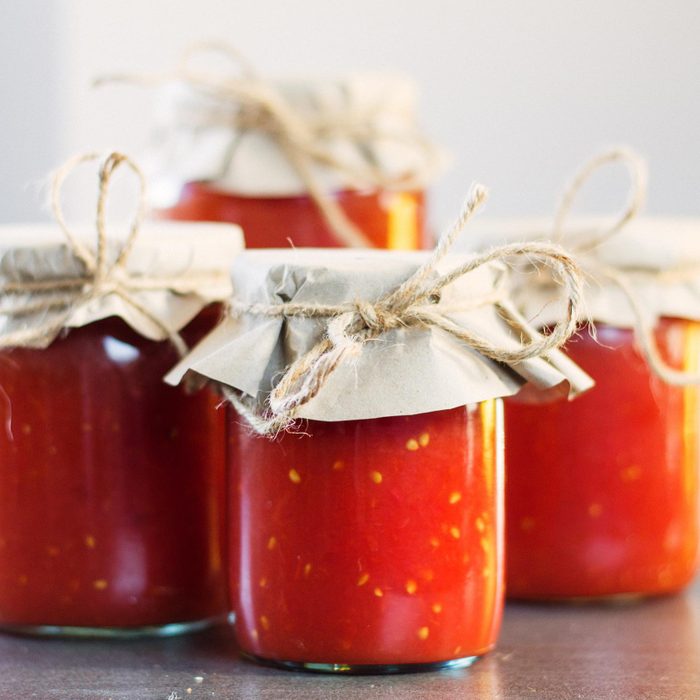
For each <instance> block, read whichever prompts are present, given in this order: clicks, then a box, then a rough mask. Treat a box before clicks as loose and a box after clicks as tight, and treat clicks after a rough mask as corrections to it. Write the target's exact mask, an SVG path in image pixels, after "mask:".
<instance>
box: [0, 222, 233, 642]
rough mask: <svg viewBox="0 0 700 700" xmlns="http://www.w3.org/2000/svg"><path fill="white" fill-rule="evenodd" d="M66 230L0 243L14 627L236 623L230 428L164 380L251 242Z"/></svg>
mask: <svg viewBox="0 0 700 700" xmlns="http://www.w3.org/2000/svg"><path fill="white" fill-rule="evenodd" d="M68 233H69V234H70V236H71V239H70V240H68V239H64V236H63V234H62V232H61V230H60V229H59V226H58V225H43V226H10V225H7V226H4V227H3V229H2V236H1V237H0V239H1V240H2V243H1V249H0V289H1V290H2V307H3V314H2V317H1V318H0V345H1V346H2V348H3V349H2V351H1V352H0V397H1V401H0V403H1V405H2V429H0V467H1V468H0V630H9V631H18V632H25V633H33V634H63V635H93V636H94V635H104V636H132V635H139V634H175V633H178V632H183V631H188V630H192V629H198V628H200V627H202V626H204V625H207V624H210V623H212V622H214V621H217V620H221V619H225V618H226V615H227V611H228V601H227V594H226V581H225V575H224V570H223V567H224V563H223V556H224V551H223V550H224V535H225V532H224V506H225V503H224V497H223V490H224V486H225V460H224V452H225V435H224V428H225V426H224V423H223V420H222V416H221V413H220V412H219V413H217V412H216V411H215V408H216V403H217V399H216V397H215V396H214V395H213V394H212V393H211V392H210V391H199V392H193V393H189V394H188V393H186V392H184V391H183V390H182V389H180V388H173V387H169V386H167V385H165V384H164V383H163V382H162V377H163V375H164V374H165V373H166V372H167V370H168V369H169V368H170V367H172V365H173V364H174V363H175V362H176V361H177V359H178V357H179V352H178V348H179V342H181V340H183V339H184V341H185V342H186V343H194V342H196V341H197V340H199V339H200V338H201V337H202V336H203V335H204V334H206V333H207V332H208V331H209V330H211V328H212V327H213V326H214V325H215V323H216V321H217V320H218V318H219V315H220V304H219V303H218V302H220V301H221V300H223V299H224V298H225V297H226V296H227V295H228V294H229V293H230V280H229V279H228V272H227V268H228V265H229V263H230V261H231V260H232V258H233V257H234V255H235V253H237V252H238V249H239V248H240V247H241V236H240V232H239V231H238V230H237V229H236V228H235V227H232V226H227V225H223V224H203V225H202V224H199V225H193V224H174V223H171V224H152V225H149V226H144V227H143V230H141V231H138V232H137V235H136V236H135V237H134V238H133V240H132V241H131V242H130V243H129V244H124V243H123V242H118V241H116V240H114V239H113V238H110V237H106V238H105V239H104V240H103V241H102V243H104V246H102V244H98V246H97V247H96V248H95V247H94V245H93V242H92V240H91V238H90V236H89V232H86V231H82V230H81V229H76V230H75V231H69V232H68ZM102 233H104V230H103V231H102ZM92 238H94V229H93V232H92ZM127 248H128V250H127ZM101 256H104V258H101ZM92 263H95V269H91V268H92ZM99 268H102V269H103V270H106V272H105V273H104V276H103V277H102V279H98V275H99V274H100V273H99V272H98V269H99ZM175 334H177V335H175ZM168 336H171V339H169V338H168Z"/></svg>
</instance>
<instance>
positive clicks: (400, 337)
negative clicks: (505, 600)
mask: <svg viewBox="0 0 700 700" xmlns="http://www.w3.org/2000/svg"><path fill="white" fill-rule="evenodd" d="M464 262H465V261H464V259H452V258H451V257H450V256H447V258H444V257H440V258H439V257H438V256H437V254H436V257H435V258H433V257H431V256H429V255H428V254H427V253H418V252H414V253H400V252H396V251H352V250H336V251H329V250H314V249H296V250H291V251H289V250H286V251H283V250H265V251H263V250H257V251H246V252H245V253H243V254H242V255H241V256H240V257H239V258H238V259H237V261H236V262H235V263H234V267H233V281H234V288H235V290H236V293H235V296H234V297H233V299H232V301H231V304H230V309H231V315H230V316H229V317H227V319H226V320H225V321H224V322H223V323H222V325H220V326H219V328H217V329H216V330H215V331H213V332H212V333H211V334H210V335H209V336H208V337H207V338H206V339H205V340H204V341H203V342H202V343H201V344H200V345H199V346H198V347H196V348H195V349H194V350H193V351H192V353H191V354H190V355H189V356H188V357H187V358H185V359H184V360H183V362H182V363H180V364H179V365H178V367H177V368H176V369H175V370H174V371H173V373H172V374H171V375H170V376H169V381H173V382H174V381H178V380H179V379H180V378H181V377H182V376H183V375H184V374H185V372H186V371H188V370H189V371H191V372H194V373H196V374H198V375H201V376H204V377H207V378H209V379H211V380H213V381H215V382H217V383H219V386H220V389H221V391H222V392H223V394H224V396H225V398H227V399H228V401H229V403H230V407H229V411H230V415H229V460H230V468H231V481H230V490H229V506H230V509H231V521H230V532H231V542H230V577H231V583H232V591H233V606H234V608H235V610H236V623H235V630H236V636H237V638H238V641H239V644H240V648H241V651H242V653H243V654H244V655H245V656H246V657H248V658H250V659H254V660H257V661H259V662H262V663H266V664H272V665H275V666H280V667H284V668H299V669H307V670H315V671H329V672H341V673H358V672H359V673H362V672H379V673H390V672H400V671H412V670H420V669H436V668H450V667H460V666H465V665H468V664H470V663H471V662H472V661H473V660H474V658H475V657H478V656H480V655H481V654H484V653H485V652H487V651H488V650H489V649H491V648H492V647H493V646H494V644H495V643H496V639H497V635H498V629H499V625H500V619H501V612H502V594H503V588H502V586H503V542H502V536H503V528H504V522H503V503H502V496H503V491H502V489H503V475H502V468H501V456H502V448H503V443H502V440H503V437H502V425H501V400H500V397H502V396H505V395H510V394H514V393H515V392H517V391H518V390H519V389H520V387H521V386H522V385H523V383H524V382H525V380H524V379H523V377H529V378H530V379H531V380H532V381H533V382H534V383H535V384H537V385H539V386H543V387H550V388H551V391H556V392H562V391H563V392H564V393H567V390H569V389H572V390H577V389H580V388H584V387H585V386H586V385H587V384H586V379H585V378H584V380H583V381H582V384H583V387H582V386H572V387H570V386H569V385H570V384H574V383H575V381H578V380H579V377H577V376H576V374H575V373H572V374H571V376H569V375H566V374H564V373H562V372H561V371H560V370H559V369H557V365H558V364H559V363H558V360H560V359H562V357H561V355H560V353H559V352H558V351H556V350H551V351H550V352H549V353H547V356H544V354H543V356H542V357H539V356H536V355H535V354H534V353H533V354H532V355H528V356H527V357H523V359H522V361H520V362H519V363H518V362H515V361H513V362H512V367H510V366H509V365H508V362H507V361H506V359H505V356H504V357H503V358H502V361H500V362H494V361H493V360H492V359H489V357H487V356H486V355H484V354H482V353H481V352H479V351H478V350H477V349H475V347H474V346H473V345H469V344H468V343H467V342H465V340H464V338H462V339H459V338H458V336H459V337H461V335H460V334H462V331H464V333H465V334H468V333H470V332H471V331H475V330H476V329H478V330H479V337H480V338H481V339H482V340H484V341H486V342H487V344H488V343H494V344H496V345H498V346H499V347H502V348H503V349H504V350H505V348H511V349H512V350H514V351H519V350H520V349H521V348H522V342H524V341H522V340H521V339H522V338H524V337H527V333H529V332H530V330H531V329H530V330H527V329H526V328H525V326H518V323H517V322H516V321H515V320H514V319H511V323H512V325H510V324H509V323H507V322H506V321H505V320H504V318H503V317H502V315H501V314H500V313H499V312H498V310H497V309H496V307H495V305H494V289H495V288H501V286H502V285H501V283H500V280H501V279H502V275H504V274H505V268H503V267H502V266H500V264H495V263H491V262H484V263H483V264H480V265H477V266H475V269H473V270H472V271H471V272H469V273H468V274H464V275H458V276H457V277H456V278H455V279H453V280H452V281H451V282H449V283H448V282H447V281H446V280H447V277H443V276H442V274H443V273H444V274H445V275H449V274H450V272H451V271H452V270H454V269H455V268H457V267H458V266H459V265H460V264H463V263H464ZM438 263H440V265H441V267H440V274H438ZM442 266H444V267H442ZM409 288H410V289H411V290H412V291H409ZM426 303H427V304H429V306H430V319H431V320H430V322H427V320H426V322H425V323H421V324H416V323H415V322H411V321H410V320H409V319H411V318H415V316H414V314H418V313H421V312H419V309H423V310H424V311H425V313H427V310H426V307H425V304H426ZM443 314H449V315H450V319H452V321H453V322H454V323H455V324H456V326H455V327H454V329H453V331H445V330H444V329H442V328H439V327H438V325H439V324H441V323H442V320H440V319H444V318H445V317H444V316H443ZM426 319H427V317H426ZM434 324H436V325H434ZM458 328H459V329H461V330H457V329H458ZM484 352H486V351H485V350H484ZM508 357H511V356H510V355H508ZM513 358H514V356H513ZM519 373H520V374H519ZM574 377H576V379H574Z"/></svg>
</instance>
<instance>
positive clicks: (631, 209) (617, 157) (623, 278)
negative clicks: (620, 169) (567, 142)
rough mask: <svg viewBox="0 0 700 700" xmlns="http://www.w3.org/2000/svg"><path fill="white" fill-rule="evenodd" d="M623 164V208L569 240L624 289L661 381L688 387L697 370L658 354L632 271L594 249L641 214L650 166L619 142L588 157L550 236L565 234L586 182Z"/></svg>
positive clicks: (670, 274) (665, 274) (661, 275)
mask: <svg viewBox="0 0 700 700" xmlns="http://www.w3.org/2000/svg"><path fill="white" fill-rule="evenodd" d="M615 163H621V164H623V165H624V166H625V167H626V169H627V172H628V174H629V177H630V190H629V194H628V200H627V203H626V205H625V207H624V208H623V209H622V211H621V213H620V214H619V215H618V216H617V218H615V219H614V221H613V223H612V224H610V225H609V226H607V227H601V229H600V230H598V231H593V232H591V233H590V234H589V236H588V237H587V238H586V239H584V240H583V241H581V242H577V243H572V244H571V245H568V246H567V248H570V249H571V250H572V252H574V254H575V255H576V256H577V259H578V261H579V263H580V264H581V266H582V267H583V269H584V270H586V272H587V273H589V274H590V275H591V276H592V277H593V278H594V279H598V280H601V281H606V280H607V281H608V282H610V283H612V284H613V285H615V286H616V287H617V288H618V289H620V291H621V292H622V293H623V295H624V297H625V299H626V300H627V303H628V304H629V307H630V310H631V311H632V314H633V316H634V319H635V324H634V332H635V337H636V339H637V342H638V345H639V348H640V350H641V351H642V354H643V355H644V358H645V359H646V361H647V363H648V364H649V366H650V367H651V369H652V371H653V372H654V373H655V374H656V375H657V376H658V377H659V378H660V379H662V380H663V381H665V382H667V383H668V384H672V385H675V386H690V385H693V384H700V373H692V372H685V371H682V370H677V369H674V368H673V367H670V366H669V365H668V364H667V363H666V362H665V361H664V359H663V357H662V356H661V352H660V351H659V348H658V346H657V344H656V339H655V335H654V325H653V323H651V322H650V319H649V314H648V313H645V309H644V307H643V305H642V303H641V302H640V300H639V295H638V293H637V291H636V290H635V288H634V282H633V274H632V272H631V271H625V270H624V269H623V268H620V267H615V266H610V265H605V264H603V263H602V262H601V261H600V260H599V259H598V258H597V257H596V256H595V251H596V249H597V248H598V247H599V246H600V245H601V244H603V243H604V242H605V241H607V240H608V239H610V238H611V237H612V236H614V235H616V234H617V233H619V232H620V231H621V230H622V229H623V228H624V227H625V226H626V225H627V224H628V223H629V222H630V221H632V220H633V219H634V218H635V217H637V216H638V215H639V213H640V212H641V210H642V209H643V207H644V204H645V202H646V195H647V182H648V170H647V165H646V162H645V161H644V160H643V159H642V158H641V157H640V156H639V155H638V154H637V153H635V152H634V151H632V150H630V149H628V148H623V147H618V148H614V149H611V150H608V151H605V152H603V153H601V154H599V155H597V156H595V157H593V158H592V159H591V160H589V161H588V162H586V163H585V164H584V165H583V166H582V168H581V169H580V170H579V172H578V173H576V175H575V176H574V178H573V179H572V181H571V183H570V184H569V186H568V187H567V188H566V189H565V191H564V194H563V196H562V198H561V201H560V204H559V207H558V210H557V212H556V215H555V217H554V224H553V239H554V240H555V241H557V242H559V243H562V242H563V241H564V239H565V238H566V236H565V234H564V228H565V222H566V219H567V217H568V215H569V214H570V212H571V209H572V206H573V203H574V201H575V200H576V198H577V196H578V195H579V194H580V192H581V190H582V188H583V186H584V185H585V183H586V182H587V181H588V180H589V179H590V177H591V176H592V175H593V174H595V173H596V172H597V171H598V170H599V169H600V168H601V167H604V166H605V165H608V164H615ZM644 274H645V275H646V276H647V277H649V276H650V277H652V279H655V280H656V281H658V283H659V284H663V283H668V282H674V281H678V280H682V279H687V278H688V277H689V276H692V277H697V276H699V275H700V268H699V267H698V266H694V267H693V268H692V269H690V268H688V267H683V268H681V267H678V268H675V269H669V270H663V271H659V272H657V273H653V272H649V271H646V272H645V273H644Z"/></svg>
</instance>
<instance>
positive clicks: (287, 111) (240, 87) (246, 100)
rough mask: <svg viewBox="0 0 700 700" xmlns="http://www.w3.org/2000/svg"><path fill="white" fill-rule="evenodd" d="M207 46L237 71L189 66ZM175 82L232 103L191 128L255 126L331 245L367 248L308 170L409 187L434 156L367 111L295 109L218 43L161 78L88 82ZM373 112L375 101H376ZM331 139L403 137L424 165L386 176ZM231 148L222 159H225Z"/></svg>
mask: <svg viewBox="0 0 700 700" xmlns="http://www.w3.org/2000/svg"><path fill="white" fill-rule="evenodd" d="M204 51H209V52H216V53H220V54H223V55H224V56H225V57H227V58H229V59H230V60H231V61H232V62H234V63H235V64H236V65H237V66H238V67H239V68H240V75H230V76H226V77H219V76H216V75H214V74H210V73H203V72H198V71H195V70H193V69H192V68H191V66H190V63H191V59H192V57H193V56H195V55H196V54H198V53H201V52H204ZM169 81H178V82H181V83H184V84H186V85H188V86H189V87H190V88H192V89H194V90H195V91H199V92H200V93H202V94H204V95H207V96H209V97H212V98H214V99H215V100H217V101H218V102H220V103H221V104H224V105H233V106H237V109H236V111H234V113H233V114H230V113H224V114H222V113H216V112H206V113H203V114H198V115H197V119H196V124H197V126H198V127H200V128H201V127H207V126H209V127H217V126H227V127H230V128H231V129H233V130H236V131H260V132H262V133H264V134H266V135H267V136H268V137H269V138H270V139H272V140H273V141H274V142H275V143H276V144H277V146H278V147H279V149H280V151H281V152H282V153H283V154H284V156H285V158H286V159H287V161H288V162H289V164H290V165H291V166H292V168H293V169H294V171H295V172H296V174H297V175H298V177H299V179H300V180H301V181H302V183H303V184H304V187H305V188H306V190H307V192H308V194H309V196H310V197H311V199H312V200H313V202H314V203H315V205H316V206H317V207H318V210H319V212H320V214H321V216H322V217H323V219H324V220H325V222H326V224H327V225H328V227H329V228H330V230H331V232H332V233H333V235H334V236H335V237H336V239H337V241H338V243H340V244H342V245H345V246H348V247H352V248H364V247H369V248H371V247H374V244H373V243H372V241H370V239H369V238H368V237H367V236H366V235H365V233H364V232H363V231H362V230H361V229H360V228H359V227H358V226H356V225H355V224H354V223H353V222H352V221H351V220H350V219H349V218H348V216H347V214H346V213H345V212H344V211H343V209H342V207H341V206H340V205H339V204H338V202H337V201H336V200H335V199H334V198H333V195H332V194H329V193H328V192H326V190H325V189H324V187H323V186H322V184H321V183H320V182H319V180H318V177H317V175H316V174H315V172H314V166H322V167H325V168H327V169H329V170H331V171H334V172H336V173H338V174H340V175H341V176H343V177H344V178H345V179H346V180H347V181H348V182H350V183H351V185H352V186H353V187H355V188H356V189H362V188H371V189H388V188H394V189H396V188H403V189H409V190H410V189H414V188H418V187H420V186H421V185H422V183H423V181H424V180H425V171H426V170H432V169H434V167H435V164H436V163H437V162H438V161H439V160H440V155H439V152H438V149H437V148H436V147H435V146H434V145H433V144H431V143H430V142H429V141H428V140H427V139H426V138H425V137H424V136H423V135H422V134H420V133H419V131H418V130H417V129H416V130H414V131H411V132H410V134H406V133H404V134H399V133H397V132H395V131H392V130H382V129H379V128H378V127H377V126H376V125H375V124H374V120H373V119H372V118H371V116H368V114H367V113H362V114H355V113H353V112H352V111H350V110H347V109H346V110H343V111H342V112H340V111H338V110H334V111H329V110H325V111H324V110H323V108H322V107H319V113H318V115H316V116H313V117H312V116H307V115H304V114H302V113H300V112H299V110H297V109H296V108H295V107H294V106H293V105H292V104H290V103H289V101H288V100H287V99H286V98H285V96H284V95H283V94H282V93H281V92H280V91H279V90H278V89H277V88H276V87H275V85H274V84H273V83H272V82H271V81H270V80H268V79H266V78H264V77H262V76H260V75H259V74H258V73H257V72H256V71H255V70H254V69H253V68H252V67H251V65H250V63H248V61H247V60H246V59H245V58H243V56H242V55H241V54H240V53H238V52H237V51H236V50H235V49H233V48H232V47H230V46H227V45H225V44H218V43H212V42H206V43H198V44H194V45H193V46H191V47H190V48H189V49H187V50H186V51H185V53H184V55H183V57H182V59H181V61H180V65H179V67H178V68H177V69H176V70H175V72H174V73H172V74H167V75H165V76H160V77H159V76H154V77H148V76H125V75H114V76H105V77H102V78H99V79H98V80H97V81H95V84H96V85H101V84H104V83H110V82H129V83H141V84H145V85H160V84H162V83H164V82H169ZM376 109H377V110H381V104H379V105H377V107H376ZM331 138H335V139H344V140H347V141H348V142H350V143H355V144H357V145H358V149H360V150H361V149H362V147H363V145H364V144H366V143H370V142H372V141H373V140H376V139H387V140H392V141H394V142H404V143H406V144H408V145H410V146H412V147H414V148H416V149H420V150H421V151H422V152H423V153H424V155H425V163H426V164H427V165H426V166H424V168H423V169H422V170H421V169H416V170H415V171H414V172H406V173H403V174H402V175H401V176H398V177H390V176H388V175H386V174H385V173H383V172H382V170H381V168H380V167H378V165H377V164H375V163H374V162H372V160H371V159H365V162H361V161H359V160H358V161H357V162H352V163H348V162H346V161H345V160H344V159H343V158H342V157H341V156H339V155H338V154H337V153H335V152H334V151H333V149H332V148H331V146H330V145H329V140H330V139H331ZM233 150H234V149H233V148H231V149H230V151H229V158H231V157H233Z"/></svg>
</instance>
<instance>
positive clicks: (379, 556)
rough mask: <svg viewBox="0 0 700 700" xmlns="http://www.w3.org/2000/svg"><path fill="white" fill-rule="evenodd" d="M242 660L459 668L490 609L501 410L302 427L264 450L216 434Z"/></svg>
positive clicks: (253, 440) (251, 440) (236, 431)
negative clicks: (224, 470) (226, 479)
mask: <svg viewBox="0 0 700 700" xmlns="http://www.w3.org/2000/svg"><path fill="white" fill-rule="evenodd" d="M228 425H229V429H230V433H229V438H230V449H229V460H230V464H229V465H230V469H231V471H232V477H231V492H230V505H231V507H232V513H233V517H232V518H231V542H230V546H231V583H232V590H233V596H234V607H235V609H236V611H237V615H236V626H235V629H236V636H237V638H238V641H239V644H240V647H241V650H242V652H243V653H244V654H245V655H246V656H249V657H252V658H254V659H256V660H258V661H262V662H264V663H267V664H272V665H276V666H283V667H288V668H303V669H311V670H322V671H335V672H341V673H353V672H367V671H372V672H383V673H390V672H399V671H407V670H419V669H431V668H445V667H447V668H450V667H461V666H466V665H468V664H470V663H471V662H472V661H473V660H474V658H475V657H477V656H479V655H481V654H483V653H485V652H487V651H488V650H489V649H491V648H492V647H493V645H494V644H495V641H496V637H497V633H498V629H499V626H500V620H501V609H502V593H503V586H502V577H503V549H502V534H503V533H502V528H503V520H502V514H503V513H502V487H503V483H502V478H503V477H502V468H501V461H502V460H501V453H502V432H501V431H502V412H501V401H500V399H490V400H487V401H483V402H481V403H479V404H472V405H469V406H467V407H462V408H454V409H449V410H443V411H436V412H432V413H426V414H421V415H411V416H400V417H398V416H397V417H387V418H375V419H367V420H351V421H340V422H333V423H326V422H319V421H310V422H309V423H308V427H307V428H306V429H305V433H307V434H304V435H293V434H285V435H284V436H282V437H280V438H278V439H276V440H274V441H271V440H270V439H268V438H265V437H261V436H257V435H254V434H252V433H251V431H250V429H249V428H248V427H246V426H243V425H242V424H241V421H240V419H239V417H238V416H237V415H236V414H235V413H232V415H231V417H230V419H229V423H228Z"/></svg>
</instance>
